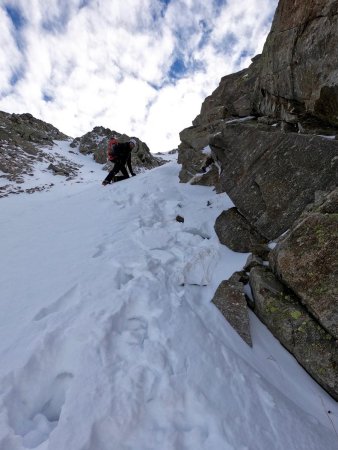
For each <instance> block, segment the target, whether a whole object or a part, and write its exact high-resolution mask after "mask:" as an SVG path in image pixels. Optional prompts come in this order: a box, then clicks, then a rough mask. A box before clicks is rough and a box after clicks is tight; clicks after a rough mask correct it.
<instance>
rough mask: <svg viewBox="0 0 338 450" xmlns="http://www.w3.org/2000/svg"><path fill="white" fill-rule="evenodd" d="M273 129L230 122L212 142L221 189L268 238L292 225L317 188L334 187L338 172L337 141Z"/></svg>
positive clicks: (252, 123) (254, 123) (328, 188)
mask: <svg viewBox="0 0 338 450" xmlns="http://www.w3.org/2000/svg"><path fill="white" fill-rule="evenodd" d="M274 130H275V129H274V128H273V127H267V126H266V125H262V124H259V123H257V122H256V121H252V122H251V123H249V122H247V123H234V124H225V125H224V126H223V128H222V131H221V132H220V133H218V134H216V135H215V136H214V137H212V138H211V140H210V147H211V149H212V151H213V154H214V156H215V158H216V159H217V160H218V161H219V164H220V165H221V167H222V171H221V175H220V180H219V185H220V186H221V190H222V191H225V192H227V194H228V195H229V197H230V198H231V200H232V201H233V202H234V204H235V205H236V207H237V208H238V209H239V210H240V211H241V214H242V215H243V216H244V217H245V218H246V219H247V221H248V222H249V223H250V224H251V226H252V227H254V228H255V229H256V230H257V231H258V232H259V233H260V234H261V235H262V236H264V237H265V238H267V239H269V240H271V239H274V238H276V237H278V236H279V235H281V234H282V233H283V232H285V231H286V230H287V229H288V228H289V227H290V226H291V225H292V223H293V222H294V221H295V220H296V219H297V218H298V217H299V216H300V214H301V213H302V211H303V210H304V208H305V207H306V206H307V205H308V204H309V203H311V202H313V200H314V196H315V192H316V191H318V190H324V191H325V190H331V189H332V187H334V186H335V185H336V183H337V174H338V142H337V141H331V140H328V139H325V138H322V137H317V136H308V135H299V134H295V133H283V132H281V131H278V130H275V131H274Z"/></svg>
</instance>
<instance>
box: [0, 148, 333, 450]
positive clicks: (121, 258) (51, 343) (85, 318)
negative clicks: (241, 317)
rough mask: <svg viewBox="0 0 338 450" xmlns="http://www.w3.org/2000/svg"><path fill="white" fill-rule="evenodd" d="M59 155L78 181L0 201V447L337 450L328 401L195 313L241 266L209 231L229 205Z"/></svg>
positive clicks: (262, 351)
mask: <svg viewBox="0 0 338 450" xmlns="http://www.w3.org/2000/svg"><path fill="white" fill-rule="evenodd" d="M66 145H68V144H62V145H61V144H60V143H59V144H58V146H59V147H58V148H59V150H58V151H60V152H61V151H65V152H66V151H68V150H69V149H68V150H67V149H66V147H65V146H66ZM62 149H63V150H62ZM68 156H69V155H68ZM71 157H72V158H74V161H75V160H76V161H77V162H80V163H81V164H83V167H82V169H81V173H80V174H79V180H78V181H81V182H80V183H79V182H76V181H69V182H65V181H64V179H63V178H62V177H55V176H54V177H53V176H52V175H50V177H51V179H50V180H46V179H45V178H46V177H48V174H47V173H46V172H44V173H43V177H44V180H43V181H44V182H46V181H48V182H53V183H54V187H53V189H52V190H51V191H50V192H42V193H36V194H33V195H28V194H22V195H18V196H11V197H8V198H4V199H2V200H1V201H0V209H1V215H0V224H1V233H0V245H1V268H0V286H1V302H0V308H1V309H0V361H1V364H0V449H1V450H22V449H38V450H47V449H49V450H127V449H128V450H174V449H175V450H188V449H189V450H190V449H191V450H198V449H205V450H227V449H234V450H265V449H267V450H272V449H281V450H284V449H295V450H296V449H297V450H299V449H306V450H311V449H313V450H321V449H323V450H331V449H337V448H338V440H337V434H336V431H335V430H337V428H338V421H337V418H338V408H337V404H336V402H334V401H333V400H332V399H331V398H330V397H329V396H328V395H327V394H326V393H325V392H324V391H323V390H322V389H321V388H320V387H319V386H318V385H317V384H316V383H315V382H314V381H313V380H312V379H311V378H310V377H309V376H308V375H307V374H306V373H305V372H304V370H303V369H302V368H301V367H300V366H299V365H298V364H297V362H296V361H295V360H294V359H293V358H292V357H291V356H290V355H289V354H288V352H286V351H285V350H284V349H283V348H282V347H281V345H280V344H279V343H278V342H277V341H276V340H275V339H274V338H273V337H272V336H271V334H270V333H269V332H268V330H267V329H266V328H265V327H264V326H263V325H262V324H261V323H260V322H259V321H258V319H256V318H255V316H254V315H252V314H251V315H250V321H251V330H252V337H253V348H252V349H251V348H249V347H248V346H247V345H246V344H245V343H244V342H243V341H242V340H241V338H240V337H239V336H238V335H237V334H236V333H235V332H234V331H233V329H232V328H231V326H230V325H229V324H228V323H227V322H226V321H225V319H224V318H223V316H222V315H221V313H220V312H219V311H218V310H217V309H216V307H215V306H214V305H213V304H212V303H211V302H210V301H211V299H212V297H213V294H214V292H215V290H216V288H217V286H218V284H219V283H220V281H221V280H223V279H226V278H228V277H229V276H230V275H231V274H232V272H233V271H235V270H239V269H241V268H242V266H243V264H244V263H245V261H246V258H247V255H243V254H238V253H237V254H236V253H234V252H232V251H230V250H229V249H227V248H226V247H224V246H221V245H220V244H219V242H218V239H217V237H216V235H215V232H214V228H213V225H214V222H215V219H216V217H217V216H218V215H219V214H220V212H221V211H222V210H223V209H226V208H228V207H229V206H230V205H231V202H230V200H229V199H228V197H227V196H226V195H224V194H221V195H216V194H215V192H214V191H213V190H212V189H211V188H208V187H201V186H191V185H188V184H179V182H178V172H179V168H180V167H179V165H178V164H177V163H176V161H174V160H173V161H171V162H169V163H168V164H166V165H164V166H161V167H159V168H157V169H154V170H152V171H149V172H146V173H143V174H140V175H138V176H136V177H134V178H131V179H129V180H127V181H123V182H120V183H117V184H115V185H108V186H106V187H103V186H101V181H102V179H103V178H104V176H105V173H104V172H103V171H102V170H101V167H100V166H99V165H96V164H95V163H94V162H93V161H92V159H91V158H90V157H83V156H80V155H75V154H74V155H72V156H71ZM79 158H80V159H81V161H80V160H79ZM178 214H179V215H180V216H183V217H184V219H185V221H184V223H179V222H177V221H176V220H175V218H176V216H177V215H178ZM328 411H330V412H328Z"/></svg>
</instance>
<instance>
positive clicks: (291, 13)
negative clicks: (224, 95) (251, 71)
mask: <svg viewBox="0 0 338 450" xmlns="http://www.w3.org/2000/svg"><path fill="white" fill-rule="evenodd" d="M337 41H338V2H337V0H308V1H306V2H302V1H297V2H295V1H294V0H282V1H280V2H279V5H278V8H277V11H276V14H275V18H274V21H273V24H272V28H271V32H270V34H269V36H268V38H267V40H266V43H265V46H264V50H263V54H262V58H261V67H260V71H259V76H258V78H257V81H256V90H255V100H254V109H255V110H256V111H258V112H259V114H261V115H268V116H273V117H277V118H280V119H282V120H285V121H287V122H291V123H299V124H300V127H301V129H306V128H308V125H309V124H311V120H310V122H308V119H309V117H311V116H312V117H313V118H317V119H320V120H323V121H324V122H327V123H329V124H332V125H335V126H337V125H338V116H337V105H338V70H337V67H338V52H337Z"/></svg>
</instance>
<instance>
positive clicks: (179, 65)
mask: <svg viewBox="0 0 338 450" xmlns="http://www.w3.org/2000/svg"><path fill="white" fill-rule="evenodd" d="M187 71H188V69H187V67H186V65H185V64H184V62H183V60H182V59H181V58H176V59H175V60H174V62H173V63H172V65H171V67H170V69H169V77H170V78H176V79H177V78H181V77H183V76H184V75H185V74H186V73H187Z"/></svg>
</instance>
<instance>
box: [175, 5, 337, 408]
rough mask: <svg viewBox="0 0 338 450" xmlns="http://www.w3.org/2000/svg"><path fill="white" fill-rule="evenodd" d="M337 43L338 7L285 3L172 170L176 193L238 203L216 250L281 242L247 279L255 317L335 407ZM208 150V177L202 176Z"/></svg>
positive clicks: (219, 229) (220, 225) (224, 221)
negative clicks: (176, 173)
mask: <svg viewBox="0 0 338 450" xmlns="http://www.w3.org/2000/svg"><path fill="white" fill-rule="evenodd" d="M337 42H338V1H337V0H309V1H306V2H305V1H300V0H297V1H294V0H280V1H279V5H278V8H277V10H276V14H275V17H274V20H273V24H272V28H271V32H270V34H269V36H268V38H267V41H266V43H265V46H264V49H263V52H262V55H259V56H258V57H255V58H254V59H253V60H252V64H251V65H250V67H249V68H247V69H245V70H242V71H240V72H238V73H236V74H232V75H228V76H226V77H224V78H222V80H221V82H220V85H219V87H218V88H217V89H216V90H215V91H214V92H213V93H212V94H211V95H210V96H209V97H207V98H206V99H205V101H204V102H203V104H202V107H201V112H200V114H199V115H198V116H197V117H196V118H195V120H193V122H192V126H191V127H189V128H188V129H186V130H183V131H182V132H181V133H180V138H181V144H180V146H179V158H178V162H179V163H181V164H182V169H181V172H180V181H181V182H190V183H194V184H203V185H210V186H214V187H215V188H216V190H217V192H226V193H227V194H228V195H229V196H230V198H231V200H232V201H233V203H234V205H235V208H233V209H231V210H229V211H226V212H223V213H222V214H221V215H220V217H219V218H218V219H217V221H216V224H215V229H216V233H217V235H218V237H219V239H220V241H221V242H222V243H224V244H225V245H227V246H229V247H230V248H232V249H233V250H235V251H242V252H246V251H251V252H253V253H254V254H256V255H257V254H259V252H258V251H257V248H255V247H254V246H253V245H252V244H253V239H252V235H251V233H252V232H254V233H257V235H258V236H261V238H262V239H265V240H267V241H269V240H277V242H278V245H277V246H276V247H275V248H274V250H273V251H272V252H271V254H270V256H269V260H270V264H271V268H272V270H273V272H271V271H268V270H267V269H266V268H264V267H253V265H250V266H248V267H246V270H247V271H250V284H251V289H252V291H253V292H254V293H255V312H256V314H257V315H258V316H259V317H260V318H261V320H262V321H264V323H266V325H267V326H268V327H269V328H270V330H272V332H273V333H274V335H275V336H276V337H277V338H278V339H279V340H280V341H281V342H282V344H283V345H284V346H285V347H286V348H287V349H288V350H289V351H290V352H291V353H293V354H294V355H295V357H296V358H297V359H298V361H299V362H300V363H301V364H302V365H303V366H304V367H305V368H306V370H307V371H308V372H309V373H310V374H311V375H312V376H313V377H314V378H315V379H316V380H317V381H318V382H319V383H320V384H321V385H322V386H323V387H324V388H325V389H326V390H327V391H328V392H329V393H330V394H331V395H332V396H333V397H334V398H335V399H337V398H338V384H337V373H338V370H337V367H338V361H337V341H336V339H337V336H338V329H337V323H338V313H337V311H338V306H337V302H338V292H337V286H338V269H337V264H338V248H337V242H338V239H337V238H338V236H337V229H338V222H337V211H338V207H337V191H336V190H335V189H336V186H337V181H338V180H337V176H338V52H337ZM205 148H209V149H211V155H210V156H211V157H212V158H213V164H212V165H211V167H210V168H209V171H210V173H212V174H213V176H205V174H204V173H203V167H205V162H206V154H205ZM208 173H209V172H208ZM322 192H326V194H327V196H326V197H323V199H324V200H323V201H322V203H320V204H319V203H316V204H315V206H312V207H310V206H309V205H310V204H312V203H313V202H314V201H316V200H317V199H318V195H319V194H320V193H322ZM320 195H321V194H320ZM318 205H319V206H318ZM239 216H241V218H242V219H243V220H242V221H241V223H242V225H243V224H245V226H244V225H243V226H239V220H238V219H239ZM243 230H246V231H247V232H249V234H247V233H244V232H243ZM287 230H289V231H287ZM282 233H285V234H283V236H281V234H282ZM256 237H257V236H256ZM263 244H264V241H263ZM262 256H264V255H262Z"/></svg>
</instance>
